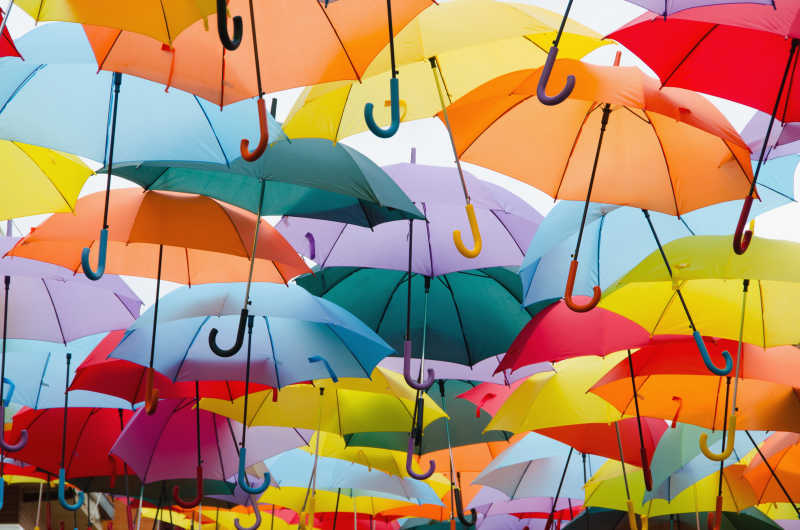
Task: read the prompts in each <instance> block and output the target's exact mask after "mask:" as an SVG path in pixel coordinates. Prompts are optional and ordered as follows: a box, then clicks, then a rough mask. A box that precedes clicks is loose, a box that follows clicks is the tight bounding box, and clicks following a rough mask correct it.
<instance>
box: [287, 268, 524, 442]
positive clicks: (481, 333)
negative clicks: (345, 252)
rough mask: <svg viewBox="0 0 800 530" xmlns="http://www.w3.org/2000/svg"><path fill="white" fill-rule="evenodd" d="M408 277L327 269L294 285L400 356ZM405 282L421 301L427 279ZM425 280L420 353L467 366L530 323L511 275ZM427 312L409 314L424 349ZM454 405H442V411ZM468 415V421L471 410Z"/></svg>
mask: <svg viewBox="0 0 800 530" xmlns="http://www.w3.org/2000/svg"><path fill="white" fill-rule="evenodd" d="M407 278H408V273H407V272H406V271H393V270H386V269H368V268H360V267H330V268H326V269H323V270H315V272H314V274H313V275H310V274H309V275H305V276H303V277H301V278H298V279H297V283H298V284H299V285H301V286H302V287H304V288H306V289H307V290H308V291H309V292H311V293H312V294H314V295H317V296H321V297H323V298H325V299H327V300H330V301H331V302H333V303H335V304H338V305H340V306H342V307H344V308H345V309H347V310H348V311H350V312H351V313H353V314H354V315H355V316H356V317H358V318H360V319H361V320H362V321H364V322H365V323H366V324H367V325H368V326H369V327H370V328H372V329H373V330H375V331H376V332H377V333H378V335H380V336H381V337H382V338H383V339H384V340H385V341H386V342H388V343H389V345H390V346H392V347H393V348H394V349H395V350H396V351H398V352H402V351H403V341H404V339H405V331H406V312H407V308H406V300H407V297H408V295H407V286H408V284H407ZM411 278H412V279H411V292H412V294H411V298H412V301H414V300H416V301H418V302H420V303H421V302H422V300H423V299H424V297H425V278H424V277H423V276H421V275H419V274H413V275H412V277H411ZM429 282H430V292H429V294H428V302H427V304H428V310H427V337H426V353H425V355H426V358H428V359H434V360H437V361H448V362H454V363H460V364H464V365H468V366H472V365H474V364H476V363H478V362H480V361H482V360H484V359H486V358H488V357H491V356H493V355H498V354H500V353H503V352H505V351H506V349H508V347H509V345H511V343H512V341H513V340H514V338H515V337H516V336H517V334H518V333H519V331H520V330H521V329H522V328H523V326H525V324H526V323H527V322H528V321H529V320H530V319H531V316H532V313H530V312H528V310H526V309H525V308H523V307H522V286H521V285H520V281H519V277H518V276H517V272H516V270H515V269H512V268H505V267H492V268H486V269H474V270H467V271H459V272H451V273H449V274H443V275H439V276H435V277H433V278H431V279H430V280H429ZM365 293H368V294H367V295H365ZM425 313H426V312H424V311H414V312H413V314H412V315H411V340H412V341H413V343H414V344H422V332H423V321H424V319H425ZM487 330H488V332H487ZM437 393H438V391H434V392H432V393H431V396H435V395H436V394H437ZM448 396H449V394H448ZM452 401H453V400H448V406H450V403H451V402H452ZM454 401H458V400H454ZM472 412H473V415H474V409H473V411H472ZM444 447H446V445H445V446H444Z"/></svg>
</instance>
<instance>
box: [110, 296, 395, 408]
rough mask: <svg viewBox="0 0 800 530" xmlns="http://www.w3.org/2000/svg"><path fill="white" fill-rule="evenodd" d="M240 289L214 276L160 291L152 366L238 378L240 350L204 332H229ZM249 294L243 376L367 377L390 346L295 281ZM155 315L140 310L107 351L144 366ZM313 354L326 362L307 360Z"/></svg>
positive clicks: (283, 380) (272, 380)
mask: <svg viewBox="0 0 800 530" xmlns="http://www.w3.org/2000/svg"><path fill="white" fill-rule="evenodd" d="M245 289H246V284H244V283H217V284H206V285H198V286H195V287H191V288H190V287H183V288H179V289H176V290H175V291H173V292H171V293H170V294H168V295H167V296H165V297H164V298H163V299H162V300H161V302H160V307H159V314H158V319H159V330H158V334H157V336H156V347H157V349H158V350H159V352H161V353H160V354H159V355H158V357H157V358H156V359H155V360H154V367H155V369H156V371H157V372H160V373H162V374H164V375H166V376H167V377H168V378H169V379H171V380H172V381H208V380H211V381H219V380H232V381H244V380H245V375H246V373H245V372H246V370H247V363H246V357H245V356H244V355H241V354H240V355H235V356H232V357H227V358H223V357H220V356H218V355H216V354H215V353H214V352H213V351H212V350H211V348H210V347H209V341H208V340H206V338H207V337H208V335H209V332H210V330H211V329H212V328H214V329H218V330H219V332H220V333H221V334H222V335H223V336H226V337H228V336H235V335H236V329H237V327H238V325H239V310H240V308H241V306H240V301H241V300H242V297H243V294H244V290H245ZM250 293H251V298H252V303H251V304H250V306H249V310H250V314H251V315H253V316H254V317H255V319H254V322H253V339H252V362H251V366H250V379H251V380H252V381H254V382H256V383H260V384H263V385H269V386H270V387H275V388H280V387H284V386H286V385H291V384H294V383H299V382H303V381H308V380H310V379H321V378H328V377H331V374H335V375H336V376H337V377H343V378H344V377H347V378H359V377H363V378H366V377H369V376H370V374H371V373H372V370H373V368H375V366H376V365H377V364H378V362H379V361H380V360H381V359H383V358H384V357H385V356H386V355H389V354H390V353H392V351H393V350H392V348H391V347H389V345H388V344H386V343H385V342H384V341H383V340H382V339H381V338H380V337H378V336H377V335H376V334H375V333H374V332H373V331H372V330H370V329H369V328H368V327H367V326H365V325H364V323H362V322H361V321H360V320H358V319H357V318H356V317H354V316H353V315H352V314H350V313H349V312H347V311H346V310H344V309H342V308H341V307H338V306H337V305H335V304H334V303H332V302H329V301H328V300H325V299H323V298H318V297H316V296H314V295H312V294H310V293H308V292H307V291H305V290H304V289H302V288H300V287H298V286H296V285H289V286H281V285H274V284H268V283H255V284H253V285H252V289H251V291H250ZM154 316H155V311H154V308H151V309H149V310H148V311H146V312H145V313H144V314H143V315H142V317H141V318H140V319H139V320H137V321H136V322H135V323H134V324H133V326H131V327H130V328H129V329H128V331H127V332H126V335H125V338H124V339H123V340H122V341H121V342H120V344H119V345H118V346H117V347H116V348H115V349H114V351H113V352H112V353H111V357H112V358H114V359H124V360H128V361H132V362H135V363H138V364H141V365H146V364H147V362H148V356H149V352H150V348H151V343H152V341H153V331H152V329H153V318H154ZM314 356H320V357H322V358H323V359H324V361H325V362H324V363H323V362H313V361H312V359H313V358H314ZM311 391H312V392H316V390H315V389H312V390H311ZM252 410H255V409H252ZM312 412H313V411H312Z"/></svg>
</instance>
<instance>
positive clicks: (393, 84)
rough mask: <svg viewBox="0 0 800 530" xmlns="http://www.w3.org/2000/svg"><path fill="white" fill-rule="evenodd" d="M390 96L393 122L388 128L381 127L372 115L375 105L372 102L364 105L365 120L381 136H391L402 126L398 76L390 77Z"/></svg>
mask: <svg viewBox="0 0 800 530" xmlns="http://www.w3.org/2000/svg"><path fill="white" fill-rule="evenodd" d="M389 97H390V101H391V105H390V107H391V115H392V122H391V123H390V124H389V127H387V128H386V129H381V128H380V127H379V126H378V124H377V123H375V119H374V118H373V117H372V113H373V111H374V110H375V106H374V105H373V104H372V103H367V104H366V105H364V121H365V122H366V123H367V127H368V128H369V130H370V131H372V134H374V135H375V136H377V137H379V138H391V137H392V136H394V133H396V132H397V129H399V128H400V81H399V80H398V79H397V78H396V77H393V78H391V79H389Z"/></svg>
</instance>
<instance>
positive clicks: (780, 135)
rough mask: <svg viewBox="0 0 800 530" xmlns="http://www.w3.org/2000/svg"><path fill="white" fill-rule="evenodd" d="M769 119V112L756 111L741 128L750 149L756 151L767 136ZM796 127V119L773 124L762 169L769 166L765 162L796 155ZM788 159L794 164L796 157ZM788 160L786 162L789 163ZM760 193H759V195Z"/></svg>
mask: <svg viewBox="0 0 800 530" xmlns="http://www.w3.org/2000/svg"><path fill="white" fill-rule="evenodd" d="M769 121H770V115H769V114H767V113H765V112H756V113H755V114H754V115H753V117H752V118H750V121H748V122H747V124H746V125H745V126H744V128H743V129H742V138H744V141H745V142H747V146H748V147H749V148H750V150H751V151H756V150H757V149H758V148H759V146H760V145H761V144H762V143H763V142H764V138H765V137H766V136H767V128H768V127H769ZM798 127H800V123H798V122H796V121H793V122H788V123H784V122H782V121H778V123H776V124H775V125H774V126H773V129H772V131H771V132H770V135H769V140H768V141H769V143H768V144H767V151H766V153H765V154H764V157H765V160H764V170H766V169H767V168H768V167H770V165H768V164H767V162H768V161H770V160H775V159H776V158H781V157H785V156H789V155H796V154H797V153H798V144H797V141H798V140H800V137H799V136H798ZM790 160H794V161H795V165H796V162H797V158H796V157H792V158H790ZM790 160H789V161H786V162H787V163H791V162H790ZM759 178H760V179H763V178H764V177H763V175H761V176H760V177H759ZM760 195H761V194H760V193H759V196H760Z"/></svg>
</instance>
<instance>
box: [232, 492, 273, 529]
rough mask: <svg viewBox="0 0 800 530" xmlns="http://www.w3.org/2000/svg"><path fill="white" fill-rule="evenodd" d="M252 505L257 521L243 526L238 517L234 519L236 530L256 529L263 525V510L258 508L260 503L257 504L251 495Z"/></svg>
mask: <svg viewBox="0 0 800 530" xmlns="http://www.w3.org/2000/svg"><path fill="white" fill-rule="evenodd" d="M267 482H269V481H267ZM250 505H251V506H252V507H253V512H254V515H255V516H256V522H255V523H253V526H242V525H241V524H239V518H238V517H237V518H236V519H234V520H233V525H234V526H235V527H236V530H256V528H258V527H259V526H261V510H259V509H258V504H256V502H255V501H254V500H253V498H252V497H250Z"/></svg>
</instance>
